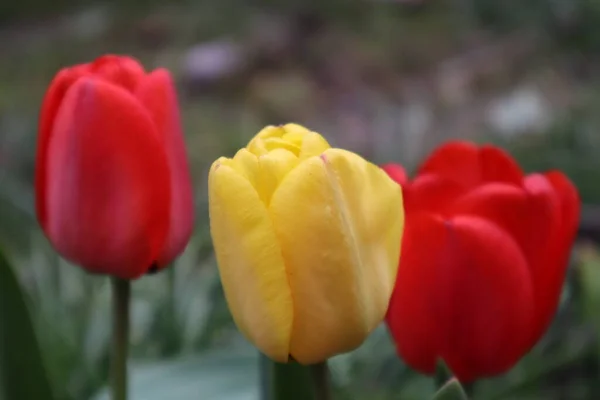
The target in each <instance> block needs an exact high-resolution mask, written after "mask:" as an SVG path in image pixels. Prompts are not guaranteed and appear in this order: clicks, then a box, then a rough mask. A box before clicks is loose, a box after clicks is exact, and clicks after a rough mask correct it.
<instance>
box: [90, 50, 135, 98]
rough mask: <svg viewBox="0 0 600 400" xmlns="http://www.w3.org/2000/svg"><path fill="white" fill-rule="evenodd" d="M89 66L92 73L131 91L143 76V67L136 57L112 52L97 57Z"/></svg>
mask: <svg viewBox="0 0 600 400" xmlns="http://www.w3.org/2000/svg"><path fill="white" fill-rule="evenodd" d="M89 68H90V72H91V73H93V74H94V75H96V76H98V77H101V78H102V79H105V80H107V81H108V82H111V83H114V84H115V85H117V86H121V87H123V88H125V89H127V90H128V91H131V92H133V91H134V90H135V88H136V87H137V86H138V85H139V83H140V81H141V80H142V79H143V78H144V76H145V72H144V68H143V67H142V65H141V64H140V63H139V62H138V61H137V60H136V59H134V58H132V57H126V56H117V55H113V54H108V55H104V56H101V57H98V58H97V59H95V60H94V62H93V63H91V64H90V67H89Z"/></svg>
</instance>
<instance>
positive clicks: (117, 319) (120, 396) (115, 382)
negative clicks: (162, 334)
mask: <svg viewBox="0 0 600 400" xmlns="http://www.w3.org/2000/svg"><path fill="white" fill-rule="evenodd" d="M111 283H112V290H113V293H112V297H113V337H112V354H111V392H112V400H127V351H128V344H129V297H130V292H131V284H130V282H129V281H127V280H123V279H119V278H111Z"/></svg>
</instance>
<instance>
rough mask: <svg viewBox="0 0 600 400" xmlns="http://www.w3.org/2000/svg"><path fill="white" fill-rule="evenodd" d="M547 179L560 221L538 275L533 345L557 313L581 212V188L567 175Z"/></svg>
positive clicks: (554, 172) (552, 173)
mask: <svg viewBox="0 0 600 400" xmlns="http://www.w3.org/2000/svg"><path fill="white" fill-rule="evenodd" d="M545 179H546V180H547V182H548V183H549V184H550V185H551V186H552V189H553V191H554V193H555V194H556V203H555V204H556V208H555V211H556V215H557V217H556V218H557V222H556V224H555V226H554V228H553V229H552V234H553V236H552V242H551V243H550V245H549V246H548V247H547V248H546V249H545V251H544V255H545V256H546V257H545V258H544V260H543V264H542V265H540V269H539V270H538V271H537V274H536V276H535V279H536V282H535V283H536V289H537V293H536V298H537V304H538V319H537V324H536V328H535V330H534V333H533V337H532V343H535V342H537V341H538V340H539V338H540V337H541V336H542V335H543V333H544V331H545V330H546V329H547V328H548V325H549V324H550V322H551V321H552V319H553V317H554V314H555V313H556V308H557V306H558V302H559V300H560V295H561V291H562V288H563V284H564V280H565V274H566V270H567V267H568V265H569V256H570V254H571V248H572V246H573V241H574V240H575V235H576V233H577V227H578V225H579V217H580V211H581V210H580V209H581V202H580V199H579V194H578V193H577V189H576V188H575V186H574V185H573V184H572V183H571V182H570V181H569V179H568V178H567V177H566V176H565V175H564V174H562V173H561V172H558V171H553V172H549V173H547V174H546V175H545Z"/></svg>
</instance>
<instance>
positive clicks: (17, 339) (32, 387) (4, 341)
mask: <svg viewBox="0 0 600 400" xmlns="http://www.w3.org/2000/svg"><path fill="white" fill-rule="evenodd" d="M53 398H54V396H53V393H52V389H51V386H50V381H49V379H48V375H47V373H46V369H45V366H44V363H43V360H42V356H41V353H40V348H39V344H38V341H37V338H36V336H35V332H34V331H33V324H32V322H31V319H30V316H29V310H28V309H27V304H26V303H25V296H24V293H23V291H22V290H21V287H20V286H19V282H18V281H17V278H16V276H15V274H14V272H13V269H12V267H11V266H10V265H9V263H8V261H7V260H6V258H5V257H4V254H3V253H2V252H1V251H0V399H2V400H12V399H27V400H38V399H39V400H51V399H53Z"/></svg>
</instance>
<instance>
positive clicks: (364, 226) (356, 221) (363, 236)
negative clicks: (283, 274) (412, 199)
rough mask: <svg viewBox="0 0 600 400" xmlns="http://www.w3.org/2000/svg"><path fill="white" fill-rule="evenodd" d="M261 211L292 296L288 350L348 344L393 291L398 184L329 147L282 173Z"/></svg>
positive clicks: (302, 356)
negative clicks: (278, 251)
mask: <svg viewBox="0 0 600 400" xmlns="http://www.w3.org/2000/svg"><path fill="white" fill-rule="evenodd" d="M269 211H270V215H271V219H272V221H273V224H274V225H275V230H276V232H277V237H278V238H279V241H280V243H281V249H282V253H283V257H284V259H285V264H286V267H287V273H288V276H289V280H290V287H291V291H292V297H293V299H294V323H293V330H292V336H291V345H290V354H291V355H292V356H293V357H294V359H296V360H297V361H298V362H300V363H303V364H310V363H314V362H319V361H323V360H325V359H327V358H328V357H331V356H333V355H335V354H338V353H341V352H345V351H349V350H352V349H354V348H356V347H357V346H359V345H360V344H361V343H362V341H363V340H364V339H365V337H366V336H367V335H368V334H369V333H370V332H371V331H372V330H373V329H374V328H375V327H376V326H377V325H378V324H379V323H380V322H381V321H382V320H383V318H384V316H385V312H386V310H387V307H388V302H389V299H390V296H391V293H392V290H393V285H394V282H395V278H396V273H397V265H398V259H399V253H400V243H401V236H402V231H403V225H404V215H403V208H402V193H401V189H400V187H399V186H398V185H397V184H396V183H395V182H394V181H392V180H391V179H390V178H389V177H388V176H387V175H386V174H385V172H384V171H383V170H381V169H379V168H377V167H376V166H374V165H372V164H370V163H368V162H366V161H365V160H363V159H362V158H360V157H359V156H357V155H356V154H353V153H350V152H347V151H344V150H339V149H330V150H327V151H325V152H324V153H323V154H322V155H321V157H312V158H308V159H306V160H305V161H303V162H301V163H300V164H299V165H298V166H297V167H296V168H295V169H293V170H292V171H291V172H290V173H289V174H288V175H287V176H286V177H285V178H284V179H283V181H282V182H281V184H280V186H279V187H278V188H277V189H276V191H275V192H274V193H273V197H272V198H271V204H270V208H269Z"/></svg>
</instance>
